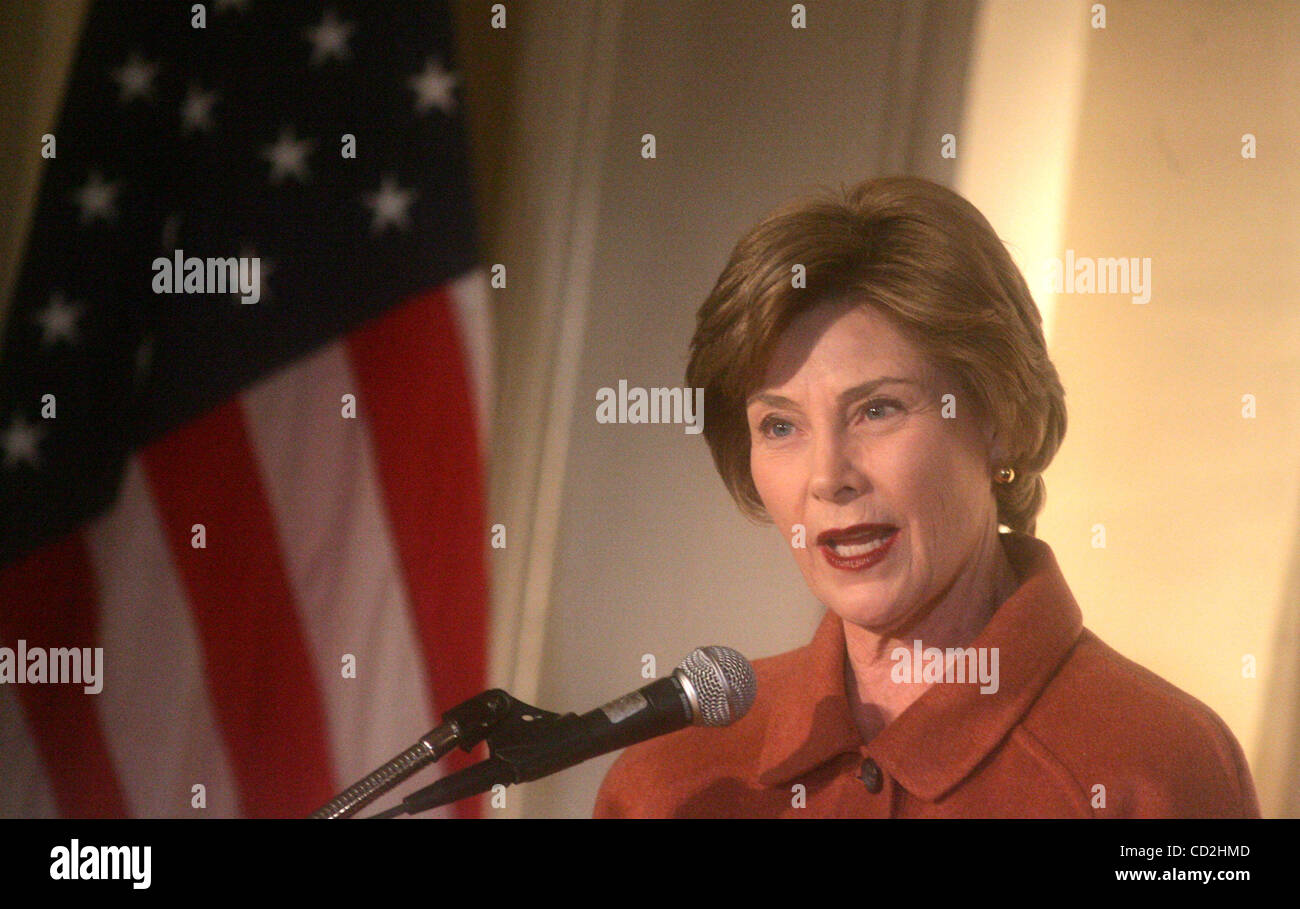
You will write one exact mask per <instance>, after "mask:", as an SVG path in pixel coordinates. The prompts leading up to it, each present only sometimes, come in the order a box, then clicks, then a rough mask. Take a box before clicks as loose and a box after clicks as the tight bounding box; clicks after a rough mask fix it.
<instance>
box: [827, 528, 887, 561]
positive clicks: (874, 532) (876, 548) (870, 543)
mask: <svg viewBox="0 0 1300 909" xmlns="http://www.w3.org/2000/svg"><path fill="white" fill-rule="evenodd" d="M897 536H898V528H897V527H895V526H894V525H893V524H855V525H853V526H852V527H845V528H842V529H840V528H837V529H834V530H827V531H825V532H824V533H822V534H820V535H818V537H817V545H818V546H819V547H820V548H821V551H822V553H823V554H825V556H826V560H827V561H828V562H830V563H831V565H833V566H834V567H836V568H844V569H848V570H851V571H857V570H860V569H862V568H867V567H869V566H871V565H874V564H875V563H876V562H878V561H880V559H882V558H883V557H884V555H885V553H886V552H887V551H888V550H889V547H890V545H892V544H893V542H894V540H895V539H896V538H897Z"/></svg>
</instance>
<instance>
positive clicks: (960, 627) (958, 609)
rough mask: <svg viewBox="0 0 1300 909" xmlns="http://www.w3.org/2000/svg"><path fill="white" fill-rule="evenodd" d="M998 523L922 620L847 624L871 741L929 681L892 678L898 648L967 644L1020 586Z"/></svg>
mask: <svg viewBox="0 0 1300 909" xmlns="http://www.w3.org/2000/svg"><path fill="white" fill-rule="evenodd" d="M1019 583H1020V582H1019V578H1017V577H1016V573H1015V571H1014V570H1013V569H1012V567H1011V563H1010V562H1009V561H1008V560H1007V555H1006V551H1005V550H1004V549H1003V548H1002V543H1001V541H1000V540H999V539H998V534H997V529H996V527H995V528H994V530H993V533H992V534H990V535H988V536H986V538H985V541H984V543H983V545H982V546H981V547H980V549H979V550H978V551H977V552H976V554H975V556H974V558H973V561H972V563H971V564H970V565H969V566H967V567H966V569H965V570H963V571H962V572H960V574H959V575H958V578H957V579H956V580H955V581H954V582H953V584H952V586H951V587H949V588H948V590H946V591H945V592H944V594H943V595H942V596H941V598H940V599H939V602H938V603H936V604H935V605H934V607H933V608H931V609H929V610H927V611H926V612H925V613H923V614H922V615H921V616H920V617H919V618H917V619H915V620H913V621H911V622H909V623H908V624H907V625H906V626H904V627H901V628H896V629H870V628H863V627H861V626H859V625H853V624H851V623H849V622H845V623H844V643H845V648H846V650H847V655H848V659H847V660H846V661H845V664H844V681H845V687H846V689H847V693H848V696H849V705H850V708H851V709H852V711H853V715H854V719H855V721H856V722H857V725H858V729H859V730H860V731H861V732H862V737H863V740H864V741H870V740H871V739H873V738H875V736H876V735H877V734H878V733H879V732H880V730H881V729H883V728H884V727H885V726H886V725H887V724H888V723H890V722H891V721H893V719H894V718H895V717H897V716H898V715H899V714H900V713H902V712H903V711H904V710H906V709H907V707H908V706H909V705H910V704H911V703H912V702H913V701H915V700H916V699H917V698H919V697H920V696H921V695H922V694H924V693H925V691H926V689H927V688H928V687H929V684H928V683H925V682H920V681H912V682H896V681H894V679H893V678H892V677H891V673H892V671H893V669H894V667H895V666H896V665H897V663H896V661H895V660H893V659H892V657H891V654H892V653H893V652H894V650H895V649H896V648H899V647H902V648H904V649H906V650H908V651H911V650H912V649H913V646H914V644H915V642H917V641H919V642H920V645H921V647H922V648H926V647H938V648H940V649H947V648H949V647H965V646H967V645H969V644H970V643H971V642H972V641H973V640H975V638H976V637H978V636H979V633H980V632H981V631H983V630H984V626H985V625H987V624H988V622H989V619H991V618H992V617H993V613H995V612H997V609H998V607H999V606H1001V605H1002V604H1003V603H1004V602H1006V600H1007V598H1009V597H1010V596H1011V595H1012V594H1013V593H1015V591H1016V588H1017V587H1018V586H1019Z"/></svg>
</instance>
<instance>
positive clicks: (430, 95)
mask: <svg viewBox="0 0 1300 909" xmlns="http://www.w3.org/2000/svg"><path fill="white" fill-rule="evenodd" d="M459 81H460V76H458V75H456V74H455V73H449V72H447V71H446V70H445V69H443V68H442V64H441V63H439V62H438V61H437V60H434V59H433V58H432V57H430V58H429V60H428V61H427V62H426V63H425V64H424V72H422V73H420V74H419V75H418V76H412V77H411V78H410V79H408V80H406V84H407V85H409V86H410V87H411V88H412V89H414V90H415V108H416V110H418V111H419V112H420V113H422V114H426V113H428V112H429V109H430V108H431V107H435V106H436V107H440V108H442V112H443V113H445V114H451V113H452V112H453V111H455V110H456V99H455V97H454V96H453V95H452V90H453V89H454V88H455V87H456V83H458V82H459Z"/></svg>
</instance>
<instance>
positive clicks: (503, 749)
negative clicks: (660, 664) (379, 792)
mask: <svg viewBox="0 0 1300 909" xmlns="http://www.w3.org/2000/svg"><path fill="white" fill-rule="evenodd" d="M757 689H758V686H757V682H756V681H755V679H754V670H753V668H752V667H751V666H750V665H749V661H748V660H746V659H745V658H744V657H743V656H741V655H740V654H739V653H737V652H736V651H734V650H732V649H731V648H730V647H719V646H717V645H714V646H709V647H700V648H698V649H696V650H694V651H692V652H691V653H690V654H689V655H688V656H687V657H686V659H684V660H682V662H681V665H680V666H678V667H677V668H676V669H674V670H673V673H672V675H669V676H667V677H666V678H662V679H659V680H658V681H655V682H651V683H650V684H649V685H646V686H645V687H643V688H640V689H638V690H636V691H633V692H631V693H630V694H625V695H623V696H622V697H621V698H617V699H615V700H613V701H610V702H609V703H608V704H604V705H602V706H600V707H597V708H596V709H595V710H593V711H591V712H590V713H585V714H583V715H582V716H578V715H576V714H572V713H569V714H565V715H564V716H561V717H556V718H555V719H554V720H553V721H551V722H544V723H541V724H537V725H536V726H534V727H528V726H526V725H524V726H521V727H520V729H521V732H520V734H519V735H517V736H510V737H509V738H508V739H507V740H505V741H501V742H493V739H492V737H489V743H492V744H493V747H492V754H491V757H489V758H488V759H487V760H486V761H482V762H481V763H479V764H475V765H474V766H473V767H470V768H468V769H466V770H462V771H461V772H459V773H453V774H451V775H450V776H446V777H443V778H442V779H440V780H438V781H437V782H435V783H433V784H431V785H429V786H426V787H424V788H423V789H420V790H418V791H416V792H414V793H412V794H411V795H409V796H407V797H406V798H404V799H403V800H402V803H401V805H398V806H395V807H394V808H392V809H389V811H387V812H383V813H382V814H379V815H375V817H392V816H394V815H395V814H399V813H405V814H415V813H417V812H419V811H427V810H429V809H430V808H436V807H438V806H439V805H446V804H449V803H450V802H455V801H459V800H460V799H463V798H467V797H469V796H471V795H477V794H479V793H481V792H486V791H487V790H488V789H491V788H492V787H493V786H495V785H497V784H498V783H504V784H507V785H509V784H511V783H525V782H528V781H530V780H535V779H539V778H541V777H544V776H547V775H549V774H552V773H556V772H558V771H560V770H566V769H568V768H569V767H572V766H574V765H575V764H580V763H582V762H583V761H586V760H589V759H591V758H594V757H598V756H600V755H602V754H606V753H608V752H610V751H616V750H618V749H619V748H626V747H627V746H628V745H634V744H636V743H637V742H643V741H646V740H647V739H652V738H654V737H656V736H660V735H665V734H667V733H669V732H675V731H677V730H678V729H683V728H685V727H687V726H691V725H696V726H727V725H730V724H731V723H734V722H735V721H736V720H738V719H740V718H741V717H742V716H744V715H745V714H746V713H747V712H748V711H749V708H750V707H751V706H753V703H754V696H755V694H756V693H757ZM523 719H525V720H527V719H530V718H529V717H524V718H523Z"/></svg>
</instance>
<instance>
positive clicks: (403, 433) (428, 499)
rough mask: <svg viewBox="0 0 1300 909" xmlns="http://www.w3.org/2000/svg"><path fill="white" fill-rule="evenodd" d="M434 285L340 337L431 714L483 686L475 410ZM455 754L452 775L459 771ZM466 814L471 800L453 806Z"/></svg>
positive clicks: (472, 810) (471, 810) (447, 306)
mask: <svg viewBox="0 0 1300 909" xmlns="http://www.w3.org/2000/svg"><path fill="white" fill-rule="evenodd" d="M453 306H454V303H453V301H452V299H451V298H450V296H449V295H448V294H447V292H446V291H445V290H444V289H438V290H433V291H430V292H428V293H426V294H422V295H420V296H418V297H415V298H414V299H412V300H410V301H408V302H406V303H404V304H403V305H401V306H399V307H397V308H396V309H394V310H391V311H389V312H388V313H386V314H385V315H383V316H381V317H380V318H378V319H376V320H375V321H373V322H371V323H369V324H368V325H366V326H363V327H362V328H361V329H359V330H357V331H355V332H353V333H352V334H351V336H350V337H349V339H348V346H349V355H350V358H351V363H352V369H353V373H354V375H355V376H356V378H357V382H358V386H359V390H360V394H359V395H358V401H357V405H358V407H357V410H358V413H360V414H362V416H363V418H364V419H365V420H366V421H368V424H369V426H370V429H371V433H372V443H373V446H374V450H375V463H376V469H377V470H378V472H379V482H380V486H381V488H382V490H383V496H384V503H385V507H386V510H387V514H388V521H389V526H390V528H391V532H392V535H393V541H394V544H395V546H396V548H397V553H398V558H399V561H400V563H401V566H402V571H403V574H404V577H405V581H406V585H407V591H408V594H409V597H410V602H411V606H412V609H413V610H414V620H415V625H416V628H417V633H418V634H419V638H420V646H421V648H422V652H423V654H424V659H425V665H426V666H428V667H429V677H428V683H429V685H430V694H431V696H432V697H433V702H434V704H436V705H437V708H438V710H439V711H445V710H447V709H448V708H450V707H454V706H455V705H456V704H459V703H460V702H461V701H463V700H465V699H466V698H469V697H471V696H473V695H475V694H478V693H479V692H480V691H482V690H483V687H484V676H485V669H484V663H485V660H486V652H487V590H488V586H487V569H486V564H485V558H484V551H483V550H484V546H485V543H486V538H485V537H484V526H483V502H484V498H483V479H482V465H481V463H480V456H479V440H478V431H477V428H476V420H477V411H476V408H475V405H474V401H473V395H472V392H471V388H470V384H469V379H468V375H469V373H468V370H467V369H466V358H465V356H464V354H463V352H462V350H461V347H460V344H461V339H460V335H459V331H458V329H457V326H456V320H455V316H454V314H453ZM465 762H466V756H465V755H464V754H463V753H462V752H459V751H458V752H455V753H454V754H453V755H452V756H451V758H450V759H449V766H450V769H453V770H454V769H457V768H458V767H460V766H464V764H465ZM458 811H459V812H460V813H461V815H462V816H476V815H477V814H478V811H479V807H478V803H477V801H469V802H465V803H462V804H461V805H459V806H458Z"/></svg>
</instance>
